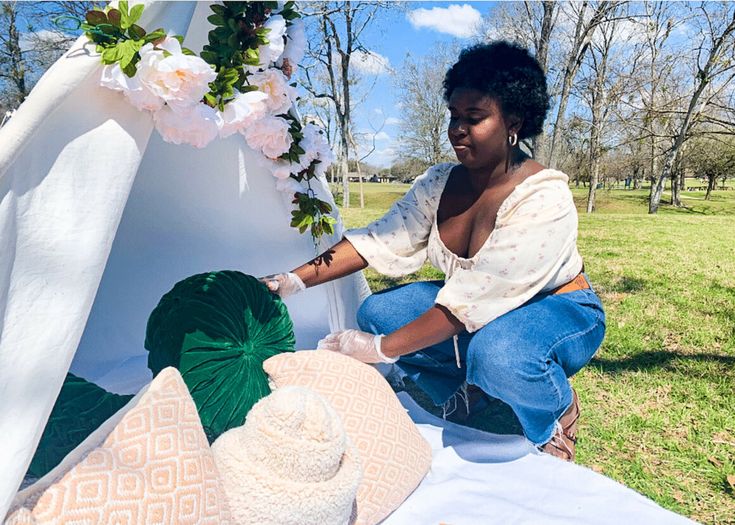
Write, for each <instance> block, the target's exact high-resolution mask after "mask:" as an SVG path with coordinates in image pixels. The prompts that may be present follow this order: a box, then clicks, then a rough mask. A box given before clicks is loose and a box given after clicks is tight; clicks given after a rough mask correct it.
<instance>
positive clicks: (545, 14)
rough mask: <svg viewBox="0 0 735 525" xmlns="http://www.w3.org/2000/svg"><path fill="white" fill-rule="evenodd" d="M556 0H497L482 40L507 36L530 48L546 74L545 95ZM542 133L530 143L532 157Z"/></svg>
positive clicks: (541, 146) (550, 76)
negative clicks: (500, 2) (504, 1)
mask: <svg viewBox="0 0 735 525" xmlns="http://www.w3.org/2000/svg"><path fill="white" fill-rule="evenodd" d="M559 5H560V2H555V1H549V0H544V1H542V2H532V1H529V0H524V2H522V3H521V2H507V3H502V4H498V5H497V6H496V7H495V9H494V10H493V11H492V12H491V13H490V16H489V17H488V18H487V19H486V20H485V27H484V29H483V31H482V33H483V39H484V40H487V41H489V40H496V39H503V40H510V41H512V42H515V43H517V44H520V45H521V46H523V47H525V48H526V49H528V50H530V51H531V52H532V53H533V54H534V56H535V57H536V60H538V62H539V65H540V66H541V68H542V69H543V70H544V73H545V74H546V76H547V85H548V90H549V95H550V96H551V97H552V98H553V97H554V95H555V89H554V85H555V84H556V77H557V76H558V75H557V74H556V71H555V70H552V69H550V68H549V56H550V53H551V52H552V47H553V44H554V41H553V37H554V35H555V33H554V28H555V26H556V21H557V19H558V16H559ZM545 147H546V133H545V131H542V132H541V133H540V134H539V135H538V136H537V137H535V138H534V139H533V141H532V142H531V144H530V149H531V154H532V156H533V157H534V158H543V156H544V150H545Z"/></svg>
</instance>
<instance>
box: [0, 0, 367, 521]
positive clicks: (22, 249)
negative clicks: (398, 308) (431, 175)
mask: <svg viewBox="0 0 735 525" xmlns="http://www.w3.org/2000/svg"><path fill="white" fill-rule="evenodd" d="M208 14H209V10H208V6H207V3H197V2H160V3H153V4H150V5H149V6H148V7H147V8H146V11H145V13H144V18H143V20H141V22H140V23H141V24H142V25H143V26H144V27H148V28H151V29H152V28H155V27H163V28H165V29H167V30H170V31H173V32H175V33H177V34H181V35H185V39H186V40H185V42H186V45H187V47H189V48H191V49H193V50H195V51H198V50H199V49H201V46H202V45H203V44H204V43H205V42H206V36H207V31H208V30H209V24H208V23H207V22H206V16H207V15H208ZM99 64H100V63H99V57H98V56H97V55H96V53H94V45H91V44H88V43H86V39H85V38H84V37H82V38H80V39H79V41H77V43H76V44H75V45H74V46H73V47H72V49H71V50H70V51H69V52H68V53H66V54H65V55H64V56H63V57H62V58H61V59H60V60H59V61H58V62H57V63H56V64H54V65H53V67H52V68H51V69H50V70H49V71H48V72H47V73H46V75H44V77H43V78H42V79H41V80H40V81H39V83H38V85H37V86H36V88H35V89H34V91H33V92H32V93H31V95H30V96H29V97H28V99H27V101H26V102H25V103H24V104H23V106H22V107H21V108H19V110H18V111H17V113H16V114H15V116H14V117H13V118H12V119H11V120H10V121H9V123H8V124H6V125H5V126H4V127H3V129H2V130H1V131H0V472H2V476H0V517H2V516H4V515H5V512H6V510H7V507H8V505H9V504H10V501H11V499H12V497H13V495H14V493H15V491H16V490H17V488H18V486H19V484H20V482H21V479H22V477H23V474H24V473H25V471H26V468H27V467H28V464H29V462H30V459H31V457H32V455H33V452H34V450H35V447H36V444H37V443H38V440H39V439H40V436H41V433H42V431H43V428H44V424H45V421H46V419H47V418H48V415H49V413H50V411H51V408H52V407H53V404H54V401H55V399H56V396H57V395H58V392H59V390H60V388H61V384H62V382H63V379H64V377H65V375H66V372H67V370H71V371H72V372H75V373H76V374H78V375H80V376H82V377H84V378H85V379H88V380H90V381H93V382H95V383H97V384H99V385H100V386H102V387H104V388H106V389H108V390H111V391H115V392H118V393H129V392H134V391H136V390H137V389H138V388H139V387H140V386H141V385H142V384H144V383H145V382H147V381H148V380H149V379H150V372H149V371H148V369H147V367H146V359H147V353H146V351H145V349H144V348H143V339H144V337H145V324H146V320H147V317H148V315H149V313H150V312H151V310H152V309H153V308H154V307H155V305H156V304H157V302H158V300H159V299H160V297H161V296H162V295H163V294H164V293H165V292H167V291H168V290H169V289H170V288H171V287H172V286H173V284H174V283H175V282H177V281H179V280H180V279H182V278H184V277H187V276H189V275H192V274H195V273H200V272H204V271H210V270H219V269H237V270H240V271H243V272H245V273H249V274H252V275H265V274H268V273H274V272H277V271H285V270H288V269H290V268H292V267H294V266H295V265H297V264H299V263H301V262H303V261H305V260H307V259H308V258H310V257H312V256H313V254H314V246H313V244H312V241H311V238H310V237H309V236H308V235H300V234H298V232H296V231H294V230H293V229H291V228H289V226H288V222H289V217H290V215H289V212H290V209H291V204H290V197H289V195H288V194H285V193H281V192H279V191H277V190H276V188H275V183H276V181H275V179H274V178H273V177H272V176H271V175H270V174H269V173H268V172H267V171H266V170H265V169H263V168H261V167H259V165H258V163H257V162H256V160H255V155H256V154H255V153H254V152H253V151H252V150H250V149H249V148H248V147H247V145H246V144H245V142H244V140H243V138H242V137H241V136H240V135H235V136H232V137H229V138H228V139H225V140H218V141H215V142H213V143H211V144H210V145H209V146H207V147H206V148H205V149H202V150H198V149H194V148H192V147H190V146H175V145H171V144H167V143H165V142H163V141H162V140H161V138H160V137H159V136H158V134H157V133H156V132H155V131H154V130H153V125H152V119H151V117H150V114H148V113H144V112H139V111H137V110H136V109H134V108H133V107H132V106H130V105H129V104H128V103H127V102H126V101H125V100H124V98H123V97H122V96H121V95H120V94H119V93H116V92H113V91H109V90H107V89H104V88H101V87H99V85H98V80H99V72H100V65H99ZM317 193H318V195H319V196H320V197H321V198H322V199H324V200H329V199H330V198H331V197H329V192H328V190H327V188H326V185H325V184H322V185H321V186H320V187H319V188H317ZM340 229H341V225H339V228H338V231H337V232H336V235H335V236H334V237H332V238H331V239H326V240H325V241H324V244H325V246H326V245H327V244H329V243H330V242H334V241H336V240H337V239H338V238H339V237H340V235H341V231H340ZM365 291H366V283H365V281H364V278H363V277H362V276H361V275H355V276H351V277H350V278H347V279H342V280H340V281H338V282H336V283H334V284H330V285H326V286H321V287H318V288H315V289H311V290H308V291H307V292H306V293H304V294H301V295H299V296H296V297H294V298H292V299H289V300H287V305H288V306H289V311H290V312H291V316H292V318H293V320H294V325H295V328H296V338H297V348H309V347H313V346H314V345H315V343H316V342H317V340H318V338H320V337H322V336H323V335H324V334H326V333H327V332H329V331H330V330H336V329H340V328H344V327H350V326H352V324H353V323H354V317H355V310H356V307H357V305H358V303H359V299H360V296H361V295H362V294H364V293H365Z"/></svg>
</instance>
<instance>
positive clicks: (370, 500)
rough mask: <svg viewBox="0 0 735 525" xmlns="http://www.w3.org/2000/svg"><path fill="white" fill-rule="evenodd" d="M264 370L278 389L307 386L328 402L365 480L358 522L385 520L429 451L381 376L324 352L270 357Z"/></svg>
mask: <svg viewBox="0 0 735 525" xmlns="http://www.w3.org/2000/svg"><path fill="white" fill-rule="evenodd" d="M263 369H264V370H265V372H266V373H267V374H268V376H270V379H271V381H272V382H273V383H275V386H276V388H281V387H284V386H287V385H297V386H305V387H307V388H310V389H312V390H314V391H316V392H318V393H319V394H321V395H322V396H323V397H324V398H326V399H327V401H329V402H330V403H331V405H332V406H333V407H334V409H335V410H336V411H337V413H338V414H339V416H340V417H341V418H342V423H343V424H344V428H345V432H346V433H347V435H348V436H349V438H350V439H351V440H352V442H353V443H354V444H355V446H356V447H357V449H358V451H359V452H360V459H361V460H362V464H363V469H364V476H363V481H362V483H361V484H360V487H359V488H358V491H357V520H356V524H359V525H364V524H373V523H378V522H380V521H381V520H383V519H385V518H386V517H387V516H388V515H389V514H390V513H391V512H393V511H394V510H395V509H396V508H398V506H399V505H400V504H401V503H402V502H403V501H404V500H405V499H406V498H407V497H408V496H409V495H410V494H411V492H413V491H414V489H415V488H416V487H417V486H418V484H419V483H420V482H421V480H422V479H423V478H424V476H425V475H426V473H427V472H428V471H429V467H430V466H431V447H430V446H429V444H428V443H427V442H426V440H425V439H424V438H423V437H422V436H421V434H419V431H418V429H417V428H416V425H415V424H414V423H413V421H411V419H410V418H409V417H408V414H406V410H405V409H404V408H403V406H401V404H400V402H399V401H398V398H397V397H396V395H395V394H394V393H393V390H392V389H391V388H390V386H389V385H388V383H387V382H386V380H385V379H383V376H381V375H380V373H379V372H378V371H377V370H375V368H373V367H372V366H370V365H366V364H364V363H361V362H360V361H357V360H356V359H353V358H351V357H347V356H345V355H342V354H339V353H336V352H330V351H328V350H314V351H301V352H295V353H290V352H289V353H284V354H279V355H276V356H273V357H271V358H269V359H267V360H266V361H265V362H264V363H263Z"/></svg>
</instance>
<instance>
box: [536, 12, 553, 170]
mask: <svg viewBox="0 0 735 525" xmlns="http://www.w3.org/2000/svg"><path fill="white" fill-rule="evenodd" d="M541 4H542V6H543V10H544V15H543V18H542V20H541V33H540V35H539V40H538V43H537V45H536V60H537V61H538V63H539V65H540V66H541V69H543V71H544V74H546V73H548V69H549V67H548V57H549V43H550V41H551V31H552V30H553V29H554V24H553V21H554V11H555V10H556V7H557V4H556V2H553V1H549V0H544V1H543V2H541ZM532 148H533V152H532V153H533V158H534V159H541V158H544V159H545V158H546V151H545V150H546V133H545V131H544V130H543V129H542V130H541V133H539V134H538V135H537V136H536V137H535V138H534V139H533V141H532Z"/></svg>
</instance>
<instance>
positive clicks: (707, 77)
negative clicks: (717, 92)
mask: <svg viewBox="0 0 735 525" xmlns="http://www.w3.org/2000/svg"><path fill="white" fill-rule="evenodd" d="M733 31H735V12H733V18H732V20H731V21H730V23H729V24H728V26H727V28H726V29H725V30H724V31H723V32H722V34H721V35H718V36H716V37H715V35H712V38H713V40H714V45H713V46H712V49H710V52H709V56H708V57H707V64H706V65H705V66H704V68H703V69H699V70H698V72H697V79H698V80H699V83H698V85H697V89H695V90H694V93H693V94H692V98H691V100H690V101H689V107H688V108H687V113H686V116H685V117H684V122H682V124H681V127H680V128H679V131H678V133H677V135H676V140H675V141H674V146H673V147H672V148H671V150H670V151H669V153H668V154H667V155H666V161H665V162H664V167H663V169H662V170H661V174H660V175H659V176H658V180H657V181H656V188H655V190H654V191H653V192H652V193H651V201H650V203H649V205H648V213H651V214H653V213H656V212H657V211H658V207H659V203H660V202H661V195H662V194H663V191H664V185H665V183H666V179H668V178H670V177H671V172H672V170H673V168H674V161H675V160H676V156H677V155H678V153H679V149H680V148H681V146H682V144H683V143H684V140H685V139H686V137H687V133H688V132H689V124H690V123H691V121H692V119H693V118H694V116H695V114H696V113H698V111H695V109H696V108H697V105H698V104H699V98H700V97H701V95H702V92H703V91H704V88H705V87H707V85H708V84H709V83H710V82H711V80H712V76H711V72H712V69H713V67H714V66H715V65H716V63H717V62H718V61H719V59H720V56H719V54H720V49H722V47H723V46H724V45H725V43H726V41H727V38H728V37H729V35H730V33H732V32H733Z"/></svg>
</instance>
